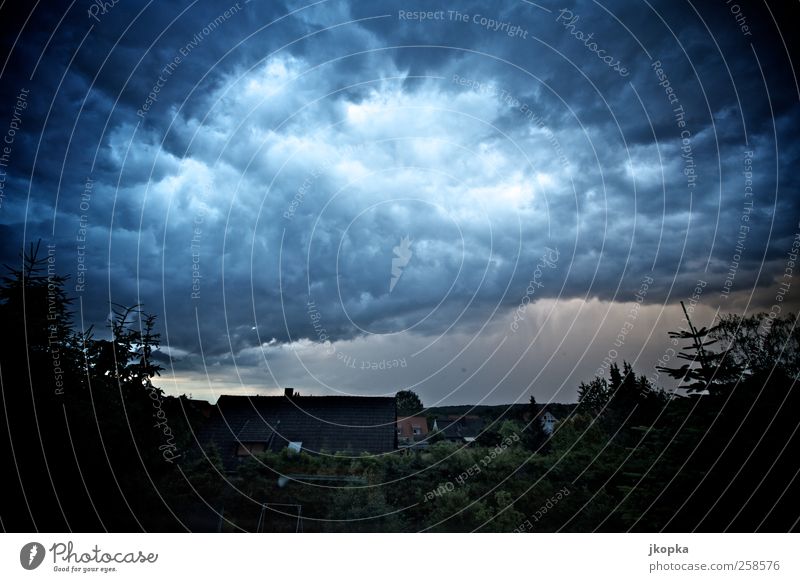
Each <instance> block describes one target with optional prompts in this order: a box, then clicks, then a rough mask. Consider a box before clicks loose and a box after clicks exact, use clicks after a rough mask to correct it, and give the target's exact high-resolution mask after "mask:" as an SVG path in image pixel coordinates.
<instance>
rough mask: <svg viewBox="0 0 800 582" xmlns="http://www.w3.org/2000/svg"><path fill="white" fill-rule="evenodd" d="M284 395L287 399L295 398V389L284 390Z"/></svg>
mask: <svg viewBox="0 0 800 582" xmlns="http://www.w3.org/2000/svg"><path fill="white" fill-rule="evenodd" d="M283 395H284V396H286V398H291V397H292V396H294V388H284V389H283Z"/></svg>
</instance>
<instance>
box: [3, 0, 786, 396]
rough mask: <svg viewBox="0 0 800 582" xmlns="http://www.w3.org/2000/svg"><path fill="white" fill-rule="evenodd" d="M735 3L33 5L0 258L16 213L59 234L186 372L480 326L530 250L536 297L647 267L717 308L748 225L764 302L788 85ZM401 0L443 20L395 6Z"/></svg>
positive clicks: (747, 250) (7, 43)
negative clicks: (201, 362) (703, 286)
mask: <svg viewBox="0 0 800 582" xmlns="http://www.w3.org/2000/svg"><path fill="white" fill-rule="evenodd" d="M739 4H740V5H741V7H742V11H743V13H744V14H746V16H747V22H748V25H749V26H750V29H749V32H750V34H744V32H743V31H742V30H740V28H739V27H738V25H737V22H736V19H735V18H734V16H733V15H732V14H731V13H730V10H729V8H728V7H727V6H726V5H725V4H724V3H719V5H716V4H715V5H714V6H711V5H704V6H702V7H700V6H698V7H696V9H697V11H698V12H695V9H694V8H693V7H692V6H691V5H689V4H686V5H681V6H676V5H675V3H671V2H660V3H653V5H652V7H651V6H649V5H648V4H642V5H636V6H635V7H634V6H632V5H631V4H630V3H627V2H611V3H606V4H604V5H603V6H602V7H601V6H599V5H598V4H595V3H593V2H577V3H573V2H568V3H564V4H551V3H542V4H541V7H537V6H535V5H532V4H530V3H524V2H509V3H504V4H503V5H497V3H488V2H468V3H460V4H459V6H458V7H453V6H449V5H447V4H444V3H442V4H435V3H431V2H406V1H403V0H401V1H396V2H380V3H370V2H352V3H351V2H333V1H331V2H323V3H319V4H315V5H309V6H305V5H304V4H301V3H296V2H288V3H286V4H281V3H278V2H257V1H252V2H244V1H241V2H239V3H238V4H237V3H235V2H231V3H224V2H223V3H209V2H159V3H152V4H148V5H145V4H142V3H137V4H134V3H132V2H119V3H118V4H116V5H115V6H114V7H113V8H110V9H109V10H108V11H107V12H106V13H104V14H98V15H97V18H98V19H99V22H97V21H96V20H93V19H91V18H89V16H88V15H87V9H88V3H82V4H81V3H77V4H76V5H75V8H74V9H73V10H72V11H71V12H69V13H68V14H66V16H65V17H64V19H63V21H61V22H60V24H59V19H60V16H61V15H60V14H58V15H56V13H55V12H54V11H52V10H41V9H37V10H36V11H34V14H33V15H32V16H31V19H30V20H29V22H28V24H27V25H26V26H25V28H24V30H23V31H22V34H21V35H20V41H19V42H18V43H17V44H16V45H14V48H13V50H11V45H12V43H13V39H14V37H15V36H16V33H17V32H18V31H19V27H21V26H22V23H23V22H24V21H25V17H26V16H27V15H9V17H8V18H5V14H4V19H3V24H2V26H3V29H4V30H3V42H4V45H3V46H4V47H5V49H6V51H10V52H8V53H7V54H10V56H9V59H8V64H7V65H6V68H5V71H4V73H3V81H4V82H3V84H2V88H0V91H1V92H2V93H1V94H2V100H1V101H0V103H2V105H3V112H4V115H5V117H3V119H2V120H3V122H4V123H5V120H6V119H10V118H11V113H10V112H11V109H13V103H14V100H15V95H16V93H17V92H18V91H19V90H20V88H23V87H25V88H29V89H30V90H31V95H30V99H29V105H28V109H27V110H26V111H25V113H24V117H23V120H22V124H23V130H22V131H20V132H19V135H18V137H17V139H16V142H15V144H14V149H13V153H12V155H11V165H10V166H9V168H8V177H7V181H6V184H7V185H6V188H5V194H6V197H5V199H4V200H3V206H2V209H0V212H2V214H0V216H1V217H2V219H1V220H2V225H0V226H1V227H2V228H0V237H2V240H3V247H2V248H3V250H2V253H3V256H2V258H3V259H4V261H5V262H13V261H15V260H16V256H17V253H18V251H19V249H20V248H21V245H22V243H23V228H24V227H25V228H26V230H25V240H26V241H30V240H35V239H36V238H38V237H42V238H44V239H46V240H50V239H51V238H52V239H53V240H55V242H56V243H57V245H58V248H59V253H58V265H59V269H60V270H62V271H63V272H69V273H73V275H75V274H76V270H77V269H78V266H79V264H81V265H86V267H87V271H86V281H87V282H86V285H85V288H84V289H83V290H82V291H81V292H80V295H81V297H82V306H83V310H84V314H83V315H84V318H85V319H86V321H88V322H91V321H98V322H100V321H103V319H104V317H105V316H106V314H107V313H108V302H109V300H111V301H114V302H117V303H125V304H131V303H134V302H143V303H144V304H145V305H146V307H147V309H149V310H150V311H154V312H156V313H158V314H159V315H160V316H161V319H160V320H161V321H162V322H163V325H164V328H163V331H164V332H165V335H166V337H167V339H168V341H169V351H170V353H171V354H172V355H174V356H175V364H176V366H177V367H178V369H183V370H190V369H196V368H197V366H198V358H199V354H200V351H201V348H202V350H203V354H204V355H205V356H206V358H207V363H208V365H209V366H214V365H219V366H222V367H223V368H225V369H226V370H228V371H230V365H231V364H232V363H233V362H234V361H236V362H237V363H239V364H241V366H242V367H243V369H244V370H251V371H252V370H258V371H259V372H258V373H262V374H263V370H264V367H265V366H267V365H269V364H268V361H267V360H268V359H269V358H267V354H268V355H269V357H270V358H272V357H274V358H277V359H278V360H279V361H282V362H289V361H292V360H294V359H295V358H294V357H293V356H290V355H288V353H286V352H280V357H278V354H279V352H277V351H276V350H278V349H280V345H281V344H284V343H287V342H291V345H292V346H295V347H298V349H302V350H306V351H308V350H311V352H313V349H314V348H313V344H315V343H321V342H324V341H325V340H332V341H334V342H337V341H338V342H343V343H340V344H339V345H350V344H349V342H359V341H362V340H363V342H365V344H364V345H366V346H367V347H364V345H362V344H358V343H356V344H354V345H357V346H361V347H360V348H358V349H363V350H365V351H364V353H367V352H370V350H372V351H374V352H375V353H382V354H384V355H383V356H381V357H384V356H387V355H388V354H390V353H392V352H394V353H398V352H401V353H411V352H413V351H414V350H416V349H417V348H418V347H419V346H424V345H425V343H424V339H425V338H436V337H438V336H439V335H440V334H446V335H447V336H448V337H453V334H457V337H461V338H465V339H464V340H463V341H464V342H468V341H469V338H470V337H472V334H474V333H476V332H477V331H478V330H481V329H483V328H482V326H484V325H486V324H487V322H490V321H491V322H495V323H496V321H495V320H500V321H506V320H509V318H510V317H511V315H510V314H511V312H512V311H513V310H514V309H516V308H517V306H518V305H519V303H520V301H521V300H522V298H523V297H525V296H526V289H527V288H528V286H529V284H530V281H531V280H532V279H533V278H534V277H535V275H534V273H536V272H537V269H538V270H539V274H540V275H541V276H542V277H544V278H545V279H544V280H545V281H546V285H544V284H543V285H542V287H540V288H537V289H536V294H535V296H533V297H530V296H529V297H528V298H529V299H532V300H533V302H534V303H535V302H536V301H538V300H542V299H552V298H560V299H563V300H570V299H600V300H603V301H617V302H624V301H630V300H631V296H632V293H633V291H634V290H635V289H637V288H638V286H639V284H640V282H641V280H642V279H643V277H652V279H653V284H652V289H651V291H650V292H649V294H648V296H647V302H651V303H654V304H659V303H663V302H668V303H674V302H675V301H677V300H678V299H680V298H684V297H686V296H687V295H690V294H691V292H692V291H691V290H692V289H693V288H694V286H695V284H696V281H697V280H698V279H705V280H707V281H709V283H708V289H709V291H708V295H707V301H708V303H709V305H712V306H716V305H718V304H719V305H721V306H722V308H723V309H725V308H726V303H725V302H726V299H724V298H723V297H721V296H720V295H719V290H720V289H722V286H723V284H724V281H725V278H726V274H727V273H728V272H729V270H730V265H731V262H732V261H733V260H734V257H735V256H738V255H737V244H739V245H740V246H742V245H743V248H744V251H743V252H742V253H739V254H740V255H741V256H739V258H738V259H736V263H737V264H738V267H737V269H736V273H735V283H734V286H733V290H734V291H737V292H740V293H750V290H752V289H753V288H756V289H757V293H756V298H755V301H756V303H757V304H759V305H764V304H768V303H769V300H770V298H771V297H770V296H771V295H772V291H771V290H770V289H771V287H770V286H771V285H772V284H773V280H774V278H775V277H776V276H777V275H779V274H780V271H781V269H782V262H783V260H784V258H785V255H786V251H787V249H788V248H790V247H791V240H792V237H793V236H794V233H795V232H796V231H797V228H798V227H797V220H798V213H797V197H796V196H795V193H796V192H797V187H798V180H799V179H800V178H799V177H798V176H797V175H796V174H794V173H792V172H789V171H786V169H788V168H790V167H792V166H793V165H796V162H797V158H798V145H797V139H796V138H797V131H798V127H800V126H799V125H798V123H797V122H798V108H797V100H798V94H797V89H796V79H795V77H794V75H793V72H792V68H791V65H790V63H789V59H788V57H787V53H786V50H787V49H786V48H784V45H783V42H784V41H783V40H782V39H781V37H780V36H779V35H778V29H777V28H776V26H775V23H774V22H773V21H772V16H771V15H770V13H769V12H767V11H766V10H765V9H764V8H763V6H760V5H758V4H756V3H746V2H740V3H739ZM419 10H425V11H434V12H436V11H442V12H441V14H442V17H441V18H438V19H432V20H430V21H427V22H419V21H417V20H414V19H413V18H410V17H400V12H401V11H403V13H409V12H413V11H419ZM453 10H458V11H459V12H460V13H461V14H463V15H466V20H464V19H458V18H455V17H454V16H451V14H452V13H451V12H448V11H453ZM773 10H776V14H775V18H776V19H777V20H778V21H779V22H786V21H787V20H786V19H787V18H788V17H789V16H790V15H788V14H787V13H786V12H785V11H786V10H787V9H786V8H782V7H781V8H773ZM226 11H228V14H227V16H226ZM3 12H6V10H5V9H4V10H3ZM290 12H293V13H292V14H291V15H289V16H286V15H287V14H289V13H290ZM575 17H577V18H575ZM275 19H279V20H278V22H276V23H275V24H272V25H270V26H266V25H268V24H269V23H270V22H272V21H273V20H275ZM56 26H58V28H57V30H56ZM90 27H91V30H90ZM512 30H513V31H516V32H514V34H512V35H510V34H509V33H510V32H511V31H512ZM577 31H580V32H581V33H582V34H583V35H584V36H585V35H590V34H591V35H592V40H593V41H594V42H595V43H596V47H595V48H594V49H593V48H590V47H589V46H587V45H588V44H589V43H588V41H581V40H580V39H578V38H576V36H578V35H577ZM87 33H88V36H86V37H85V39H84V35H87ZM573 33H575V34H573ZM51 34H52V36H51ZM632 35H633V36H632ZM784 35H786V31H784ZM785 42H787V43H794V42H795V41H794V40H793V39H792V38H789V37H787V38H786V39H785ZM81 43H83V44H81ZM751 43H752V47H751ZM592 46H594V45H592ZM45 47H46V48H45ZM595 49H598V50H599V49H602V50H603V51H605V52H604V53H603V54H606V55H611V56H613V59H612V60H613V61H618V62H619V66H618V68H619V67H623V68H624V69H625V73H626V74H620V73H619V71H615V70H614V67H613V66H609V65H608V64H607V63H605V62H604V61H603V60H601V58H599V57H598V55H597V54H596V52H594V51H595ZM789 50H790V51H791V50H793V46H792V44H789ZM176 59H177V60H176ZM655 61H658V62H660V64H661V67H660V68H661V69H662V70H663V71H664V73H665V74H666V76H667V78H668V82H669V87H671V89H672V90H674V95H675V96H676V97H675V98H676V99H677V100H674V101H672V102H670V94H668V93H666V92H665V85H666V84H665V83H664V82H663V79H659V78H658V76H657V74H656V71H655V69H656V68H659V67H655V66H653V63H654V62H655ZM171 63H172V64H171ZM34 68H35V74H34ZM32 74H33V78H32V79H31V78H30V77H31V75H32ZM660 83H661V84H660ZM156 88H157V89H158V93H157V94H155V95H150V97H151V98H152V97H155V99H150V101H148V95H149V94H151V93H152V92H154V91H155V90H156ZM676 107H682V112H683V116H682V117H680V118H679V119H678V118H676V115H675V111H674V110H675V108H676ZM679 121H680V123H681V124H682V125H679ZM5 127H6V126H5V125H3V127H2V128H0V129H3V130H4V129H5ZM745 129H746V134H745ZM684 131H685V132H688V133H684V134H683V135H684V136H686V135H688V136H689V141H688V142H686V141H682V132H684ZM687 143H688V146H689V148H690V149H687ZM682 146H683V149H682ZM749 151H752V152H753V155H752V175H753V177H752V181H753V184H754V193H755V194H754V196H753V198H750V199H746V198H745V197H744V196H743V192H744V188H745V183H744V177H743V171H744V170H745V159H746V157H747V156H748V155H749V154H746V153H745V152H749ZM34 161H35V164H34ZM776 168H777V170H776ZM687 173H688V174H689V175H688V176H687ZM693 173H694V174H693ZM694 176H696V178H694ZM87 178H90V179H91V184H92V187H91V189H90V191H88V193H87ZM29 189H30V192H31V198H30V200H29V201H28V200H26V198H27V193H28V190H29ZM748 201H752V202H753V207H752V209H749V208H748V207H747V206H746V204H745V203H746V202H748ZM54 210H55V211H56V220H55V223H54V222H53V215H54ZM744 215H747V217H748V218H747V220H746V221H745V220H744V219H743V216H744ZM742 226H746V227H747V231H746V236H745V237H744V241H743V242H742V232H743V230H742ZM51 231H53V232H54V235H51ZM81 233H83V235H84V237H85V239H86V240H85V241H84V240H82V239H79V237H80V236H81ZM404 237H409V239H410V241H411V242H410V247H409V248H410V249H412V250H411V251H410V253H411V254H410V258H409V259H408V260H407V261H406V262H404V263H403V259H400V263H402V264H401V265H400V266H399V267H397V268H398V269H399V271H395V272H394V275H396V274H397V273H399V277H395V276H394V275H393V267H395V263H393V261H395V262H396V261H397V260H398V257H399V256H400V255H398V252H397V251H395V249H396V248H398V249H400V247H401V246H402V244H403V243H402V241H403V239H404ZM82 244H85V249H83V248H81V245H82ZM546 248H553V249H556V248H557V249H558V251H559V259H558V262H557V264H556V265H553V266H552V267H546V268H545V269H544V271H542V267H541V264H540V263H541V258H542V256H543V254H544V253H546V252H547V251H546ZM83 250H85V251H86V257H85V259H83V260H82V261H83V262H82V263H79V260H78V253H79V251H83ZM400 253H401V254H402V250H401V251H400ZM764 261H766V263H764V264H763V269H762V262H764ZM400 263H397V264H400ZM193 269H194V270H193ZM760 270H761V273H760V275H759V274H758V273H759V271H760ZM193 273H194V274H195V275H199V276H198V277H195V279H194V281H193ZM776 274H777V275H776ZM393 278H396V279H397V280H396V281H395V282H394V283H392V280H393ZM193 282H194V283H195V285H196V286H197V289H198V291H196V292H195V293H196V296H195V297H192V292H193V289H192V284H193ZM392 285H394V286H393V287H392ZM712 289H713V291H711V290H712ZM309 301H311V302H313V303H311V304H309ZM593 313H598V314H599V313H600V311H599V310H595V311H594V312H593ZM493 325H494V323H493ZM500 327H501V328H502V327H503V326H502V325H501V326H500ZM612 327H613V326H612ZM487 329H488V328H487ZM402 330H407V331H406V332H405V336H404V334H399V335H388V336H387V335H384V334H391V333H392V332H400V331H402ZM198 331H199V333H198ZM492 333H494V334H495V335H496V334H499V335H496V337H501V336H502V335H503V334H502V333H501V332H500V331H498V329H495V330H494V332H492ZM402 337H406V338H408V339H407V340H406V343H405V344H403V343H402V341H401V342H400V343H399V344H391V346H392V347H391V349H390V348H388V347H387V346H388V345H390V344H389V343H385V342H392V341H394V339H392V338H402ZM496 337H495V336H491V338H490V339H486V336H482V339H481V340H480V342H478V344H476V345H478V346H481V347H482V349H489V348H491V349H493V347H494V346H495V345H496V343H493V342H495V340H496ZM420 338H422V339H420ZM492 338H494V339H492ZM273 340H274V341H273ZM513 341H521V340H519V338H517V339H515V340H513ZM201 342H202V344H201ZM303 342H306V343H303ZM308 342H310V345H311V347H308V346H309V343H308ZM370 342H372V343H370ZM381 342H384V343H381ZM420 342H421V343H420ZM481 342H484V343H481ZM456 343H458V342H456ZM303 346H305V347H303ZM369 346H372V347H369ZM583 348H584V346H580V345H579V343H574V344H572V347H571V348H570V349H575V350H576V351H578V352H580V351H582V350H583ZM420 349H421V348H420ZM382 350H389V351H382ZM478 351H479V352H480V349H479V350H478ZM311 352H308V353H311ZM314 353H316V352H314ZM232 356H233V357H234V358H235V360H233V359H232ZM315 357H316V356H315ZM265 358H266V360H265ZM326 361H327V360H325V359H324V358H323V359H322V360H320V362H318V363H319V365H320V366H322V367H323V368H324V369H325V370H327V371H326V372H325V373H327V374H328V375H329V376H330V378H332V379H338V378H339V375H338V374H339V372H336V373H334V371H332V369H331V368H330V365H329V364H325V362H326ZM334 365H335V362H334ZM325 366H328V367H327V368H325ZM496 369H499V368H496ZM244 373H245V375H246V372H244ZM251 373H254V372H251ZM279 381H280V380H277V379H276V382H279ZM397 382H398V385H403V384H407V383H410V382H411V380H409V377H407V376H402V375H401V376H398V379H397ZM559 382H560V380H559ZM312 384H313V383H312ZM362 389H366V388H364V387H362Z"/></svg>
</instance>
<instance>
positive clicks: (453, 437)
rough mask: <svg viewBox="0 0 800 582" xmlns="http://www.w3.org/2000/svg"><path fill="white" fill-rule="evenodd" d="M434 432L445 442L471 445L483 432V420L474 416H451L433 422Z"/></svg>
mask: <svg viewBox="0 0 800 582" xmlns="http://www.w3.org/2000/svg"><path fill="white" fill-rule="evenodd" d="M433 430H434V431H435V432H438V433H439V434H440V435H441V436H442V437H444V439H445V440H447V441H450V442H454V443H471V442H474V441H475V439H477V438H478V436H479V435H480V434H481V431H483V420H482V419H481V418H480V417H479V416H474V415H464V416H459V415H451V416H444V417H441V418H437V419H435V420H434V421H433Z"/></svg>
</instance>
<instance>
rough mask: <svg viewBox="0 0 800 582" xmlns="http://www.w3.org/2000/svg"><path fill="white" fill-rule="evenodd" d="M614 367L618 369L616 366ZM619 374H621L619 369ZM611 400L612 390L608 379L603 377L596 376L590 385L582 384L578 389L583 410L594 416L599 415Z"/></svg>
mask: <svg viewBox="0 0 800 582" xmlns="http://www.w3.org/2000/svg"><path fill="white" fill-rule="evenodd" d="M613 366H614V368H617V365H616V364H613ZM617 372H619V368H617ZM609 398H611V388H610V387H609V385H608V382H606V379H605V378H603V377H601V376H595V377H594V378H593V379H592V380H590V381H589V383H588V384H587V383H586V382H581V385H580V386H579V387H578V402H579V403H580V407H581V409H582V410H585V411H588V412H590V413H592V414H599V413H600V411H601V410H603V409H604V408H605V407H606V405H607V404H608V401H609Z"/></svg>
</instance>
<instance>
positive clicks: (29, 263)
mask: <svg viewBox="0 0 800 582" xmlns="http://www.w3.org/2000/svg"><path fill="white" fill-rule="evenodd" d="M36 255H37V251H36V249H32V251H31V254H30V256H28V257H27V260H26V263H25V268H24V269H23V270H21V271H13V270H12V271H11V272H10V274H9V275H8V276H7V277H6V278H5V279H4V280H3V284H2V287H0V320H1V321H2V322H3V325H4V334H2V342H3V343H2V346H0V372H2V376H1V379H2V396H3V398H2V410H0V414H2V418H3V422H4V423H7V425H8V429H9V430H4V431H2V435H1V436H0V455H2V458H0V461H1V462H2V463H3V467H10V468H12V470H11V471H10V472H9V471H7V472H6V476H7V478H6V483H5V486H4V489H5V492H4V495H3V497H2V506H0V518H2V523H3V527H4V528H5V529H7V530H12V531H20V530H31V529H40V530H50V531H64V530H69V529H71V530H104V529H108V530H112V531H128V530H160V531H171V530H179V531H180V530H197V531H241V530H244V531H300V530H302V531H459V532H460V531H476V530H477V531H500V532H512V531H578V532H585V531H628V530H634V531H660V530H667V531H687V530H700V531H722V530H733V531H754V530H767V531H786V530H791V529H796V528H797V518H798V510H797V508H796V504H795V503H794V502H793V501H794V498H795V496H796V494H797V488H798V486H797V479H796V477H797V472H798V467H799V466H800V465H798V461H797V459H798V455H797V453H798V446H797V444H798V436H797V428H798V415H797V410H798V404H800V402H798V396H797V390H796V388H795V378H796V374H797V373H798V370H800V363H799V362H800V350H799V349H798V347H799V346H800V334H799V333H798V330H797V329H796V327H795V323H796V320H795V318H794V316H788V317H783V318H772V319H770V318H769V317H767V316H766V315H764V314H758V315H752V316H749V317H740V316H736V315H727V316H725V317H723V318H722V319H721V320H720V321H719V323H718V325H716V326H715V327H713V328H710V329H699V330H698V329H695V328H694V327H693V326H691V325H690V327H689V331H688V332H687V331H682V332H676V333H675V334H673V343H674V345H676V346H677V347H679V348H680V349H681V350H683V352H682V357H683V363H682V364H681V366H678V367H676V368H662V371H663V372H665V373H667V374H669V375H671V376H673V377H675V378H677V379H679V380H681V381H682V382H683V386H684V387H685V388H686V389H687V390H684V391H685V392H686V393H687V394H688V396H680V395H679V394H673V393H670V394H668V393H665V392H664V391H662V390H659V389H658V388H657V387H655V386H653V385H652V384H651V382H650V381H649V380H648V379H647V378H646V377H644V376H641V375H640V376H637V375H636V373H635V372H634V370H633V368H632V367H631V366H630V365H629V364H628V363H626V362H623V363H622V368H620V367H618V366H617V365H616V364H613V365H611V367H610V369H609V374H608V377H607V378H606V377H596V378H594V379H592V380H591V381H589V382H587V383H584V384H582V385H581V386H580V388H579V395H580V401H579V403H578V404H577V406H573V407H571V408H568V409H565V410H568V414H565V415H562V418H561V420H560V422H559V423H558V424H557V426H556V430H555V432H554V433H553V434H552V435H547V434H545V433H544V432H543V431H542V427H541V424H540V416H541V413H542V407H541V406H539V405H537V403H536V402H535V400H533V399H531V402H530V403H529V404H527V405H519V406H515V407H508V409H506V411H505V412H503V413H502V414H498V415H497V416H495V417H493V418H489V419H488V420H489V422H488V424H487V427H486V430H485V432H484V434H482V435H481V438H479V439H478V441H477V442H476V443H472V444H470V445H469V446H466V445H463V444H461V445H458V444H453V443H447V442H435V443H432V444H431V445H430V446H429V447H428V448H427V449H425V450H422V451H418V452H406V453H400V452H396V453H392V454H387V455H384V456H378V457H375V456H360V457H352V456H346V455H341V454H328V455H313V456H312V455H308V454H306V453H293V452H291V451H289V450H284V451H282V452H280V453H265V454H261V455H257V456H255V457H252V458H250V459H249V460H247V461H245V462H243V463H242V464H241V466H240V468H239V469H238V471H236V472H235V473H232V474H231V473H226V472H224V471H223V470H222V464H221V462H220V459H219V454H218V451H214V450H213V449H211V450H207V449H206V450H202V451H201V450H200V449H199V448H198V447H196V446H194V445H195V442H194V434H196V430H197V428H198V427H199V426H200V425H201V424H202V421H203V416H202V415H201V414H200V413H199V411H198V410H197V408H196V407H197V404H196V403H195V402H193V401H191V400H189V399H187V398H184V397H182V398H171V397H166V396H165V395H164V394H163V392H162V391H161V390H160V389H159V388H157V387H155V386H154V385H153V384H152V381H153V379H154V378H155V377H156V376H157V375H158V372H159V370H160V368H159V366H158V365H156V364H154V362H153V353H154V350H156V349H157V347H158V341H159V337H158V334H157V333H155V321H154V319H153V318H152V317H151V316H148V315H146V314H144V313H142V312H141V311H140V310H139V309H138V308H121V307H119V308H117V309H116V311H115V315H114V317H113V318H112V319H111V320H110V322H109V329H108V330H107V331H106V332H103V335H104V336H105V337H103V338H100V339H98V338H97V337H96V335H99V334H95V332H94V330H91V329H89V330H80V331H79V330H76V329H75V325H74V322H73V320H72V314H71V312H70V309H71V303H70V300H69V298H67V296H66V294H65V293H64V291H63V287H64V282H65V280H66V279H65V278H63V277H59V276H57V275H54V274H53V273H48V272H46V271H45V269H46V267H47V259H46V258H45V259H44V261H42V260H40V259H37V258H36ZM680 342H685V343H686V344H687V345H684V346H679V344H680ZM414 396H416V395H413V393H412V394H405V395H403V401H402V402H401V403H400V404H401V406H400V408H401V409H402V410H403V411H404V412H406V413H413V412H419V411H420V410H421V409H422V403H421V402H417V400H419V399H418V398H416V399H415V398H414Z"/></svg>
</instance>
